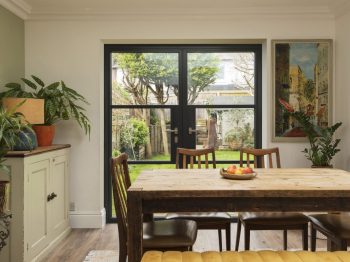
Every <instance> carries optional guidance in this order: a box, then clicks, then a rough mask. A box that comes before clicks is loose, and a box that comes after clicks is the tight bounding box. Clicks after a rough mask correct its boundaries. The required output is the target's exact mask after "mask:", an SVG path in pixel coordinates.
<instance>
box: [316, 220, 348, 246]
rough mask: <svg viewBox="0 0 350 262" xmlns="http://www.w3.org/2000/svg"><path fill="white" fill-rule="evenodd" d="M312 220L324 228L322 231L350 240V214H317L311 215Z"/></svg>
mask: <svg viewBox="0 0 350 262" xmlns="http://www.w3.org/2000/svg"><path fill="white" fill-rule="evenodd" d="M309 218H310V220H311V222H312V223H313V224H315V225H316V226H318V227H320V228H321V229H322V233H325V234H326V235H330V236H333V237H336V238H342V239H348V240H350V216H349V215H346V214H317V215H310V216H309Z"/></svg>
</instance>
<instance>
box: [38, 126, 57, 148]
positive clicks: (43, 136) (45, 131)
mask: <svg viewBox="0 0 350 262" xmlns="http://www.w3.org/2000/svg"><path fill="white" fill-rule="evenodd" d="M33 129H34V131H35V134H36V137H37V139H38V146H51V145H52V141H53V138H54V136H55V126H53V125H49V126H45V125H37V126H33Z"/></svg>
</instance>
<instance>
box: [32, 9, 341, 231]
mask: <svg viewBox="0 0 350 262" xmlns="http://www.w3.org/2000/svg"><path fill="white" fill-rule="evenodd" d="M334 34H335V29H334V21H333V20H331V19H328V18H321V17H316V16H311V15H307V16H305V17H303V16H302V15H298V16H289V15H284V16H280V17H272V16H270V17H269V16H265V17H262V16H261V17H258V16H235V17H232V19H228V18H227V17H226V18H223V19H222V20H221V19H220V17H217V18H212V20H211V21H209V19H206V18H205V17H203V19H201V18H196V19H194V20H193V21H189V20H188V18H186V17H183V18H182V17H178V18H176V17H172V18H170V19H167V18H166V17H165V18H164V17H161V15H159V16H158V17H157V16H154V17H152V18H150V19H142V20H139V21H138V20H137V17H136V18H135V17H129V19H128V20H125V19H120V20H111V21H97V20H96V21H91V20H75V21H60V20H56V21H27V22H26V29H25V40H26V75H29V74H36V75H38V76H41V77H42V78H43V79H44V80H46V81H48V82H51V81H55V80H59V79H63V80H65V82H66V84H68V85H69V86H71V87H72V88H75V89H77V90H78V91H79V92H81V93H82V94H83V95H84V96H86V98H87V99H88V101H90V102H91V106H90V107H89V108H88V115H89V117H90V118H91V120H92V126H93V131H92V135H91V141H89V140H88V138H87V137H84V136H83V135H82V132H81V131H80V130H79V128H78V126H77V125H76V124H75V123H73V122H66V123H62V122H61V123H60V124H59V125H58V130H57V137H56V139H55V141H54V142H55V143H70V144H72V159H71V160H72V161H71V171H72V175H71V183H70V184H71V188H70V193H71V201H73V202H75V204H76V209H77V211H76V212H73V214H72V221H73V226H75V227H78V226H82V227H94V226H96V227H97V226H100V225H101V216H100V213H101V210H102V209H103V152H104V149H103V42H108V43H122V42H123V43H146V42H148V43H149V42H152V43H161V42H164V41H168V42H169V43H183V42H186V41H185V40H197V41H196V42H197V43H198V42H199V43H208V42H210V41H209V40H217V41H216V42H218V43H220V42H224V41H223V40H220V39H226V40H227V41H228V42H235V41H236V40H239V39H247V40H252V39H255V40H256V39H260V40H258V42H261V43H262V44H263V121H262V123H263V146H279V147H280V149H281V154H282V155H281V158H282V163H283V166H284V167H302V166H310V163H308V162H307V161H306V159H305V157H304V156H303V154H302V153H301V152H300V151H301V150H302V149H303V148H304V145H303V144H293V143H288V144H286V143H278V144H272V143H271V142H270V141H271V129H270V127H271V106H270V105H271V103H272V99H271V93H272V92H271V86H272V85H271V79H270V78H271V77H270V74H271V70H270V68H271V48H270V45H271V39H300V38H302V39H313V38H316V39H321V38H325V39H333V38H334ZM140 39H141V40H140ZM184 39H185V40H184ZM201 39H208V40H201ZM187 42H188V41H187ZM344 88H345V87H344Z"/></svg>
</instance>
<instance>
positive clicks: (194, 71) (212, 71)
mask: <svg viewBox="0 0 350 262" xmlns="http://www.w3.org/2000/svg"><path fill="white" fill-rule="evenodd" d="M218 71H219V58H218V56H217V55H216V54H211V53H191V54H189V55H188V95H187V102H188V104H189V105H192V104H194V102H195V101H196V99H197V97H198V95H199V94H200V93H201V92H203V91H204V90H205V89H206V88H207V87H208V86H209V85H211V84H213V83H215V81H216V78H217V73H218Z"/></svg>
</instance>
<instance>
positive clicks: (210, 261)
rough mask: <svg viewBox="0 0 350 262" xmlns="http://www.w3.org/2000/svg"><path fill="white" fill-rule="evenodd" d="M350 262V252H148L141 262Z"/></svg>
mask: <svg viewBox="0 0 350 262" xmlns="http://www.w3.org/2000/svg"><path fill="white" fill-rule="evenodd" d="M333 261H335V262H350V252H346V251H337V252H326V251H323V252H322V251H321V252H308V251H242V252H234V251H225V252H214V251H209V252H203V253H198V252H178V251H167V252H160V251H148V252H146V253H145V254H144V256H143V258H142V260H141V262H333Z"/></svg>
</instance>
